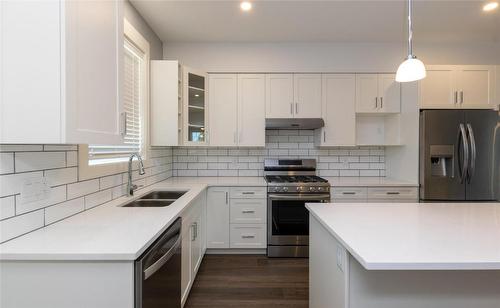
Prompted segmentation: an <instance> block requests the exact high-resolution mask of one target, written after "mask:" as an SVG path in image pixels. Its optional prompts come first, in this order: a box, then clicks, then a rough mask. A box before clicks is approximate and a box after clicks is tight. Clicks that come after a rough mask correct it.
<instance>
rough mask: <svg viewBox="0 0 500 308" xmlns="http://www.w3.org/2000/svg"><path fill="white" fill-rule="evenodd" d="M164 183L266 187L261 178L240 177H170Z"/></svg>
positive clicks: (264, 181)
mask: <svg viewBox="0 0 500 308" xmlns="http://www.w3.org/2000/svg"><path fill="white" fill-rule="evenodd" d="M165 183H172V184H205V185H208V186H254V187H255V186H267V183H266V180H265V179H264V177H263V176H242V177H236V176H235V177H232V176H227V177H225V176H220V177H216V176H206V177H203V176H200V177H191V176H186V177H183V176H179V177H171V178H169V179H167V180H165Z"/></svg>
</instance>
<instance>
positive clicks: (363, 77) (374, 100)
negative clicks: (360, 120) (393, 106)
mask: <svg viewBox="0 0 500 308" xmlns="http://www.w3.org/2000/svg"><path fill="white" fill-rule="evenodd" d="M378 90H379V88H378V74H356V112H360V113H374V112H378V111H379V107H380V106H379V95H378Z"/></svg>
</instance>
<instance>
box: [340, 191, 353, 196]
mask: <svg viewBox="0 0 500 308" xmlns="http://www.w3.org/2000/svg"><path fill="white" fill-rule="evenodd" d="M342 194H343V195H355V194H356V192H354V191H343V192H342Z"/></svg>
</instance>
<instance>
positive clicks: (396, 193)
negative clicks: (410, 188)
mask: <svg viewBox="0 0 500 308" xmlns="http://www.w3.org/2000/svg"><path fill="white" fill-rule="evenodd" d="M387 194H388V195H399V194H400V192H399V191H388V192H387Z"/></svg>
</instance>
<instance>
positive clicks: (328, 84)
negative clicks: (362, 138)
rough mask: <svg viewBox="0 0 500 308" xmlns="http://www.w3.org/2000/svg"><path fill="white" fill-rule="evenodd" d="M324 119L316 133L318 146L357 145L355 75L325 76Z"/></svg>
mask: <svg viewBox="0 0 500 308" xmlns="http://www.w3.org/2000/svg"><path fill="white" fill-rule="evenodd" d="M322 79H323V108H322V109H323V119H324V120H325V126H324V127H323V128H322V129H319V130H317V131H316V138H315V141H316V145H319V146H354V145H356V133H355V132H356V110H355V99H356V96H355V93H356V77H355V75H353V74H324V75H323V77H322Z"/></svg>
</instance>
